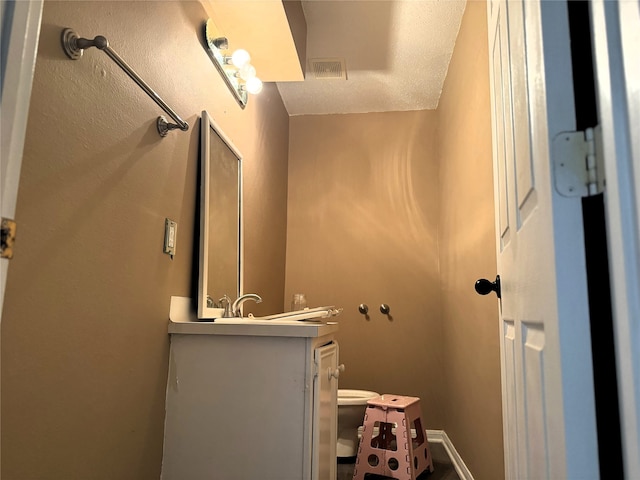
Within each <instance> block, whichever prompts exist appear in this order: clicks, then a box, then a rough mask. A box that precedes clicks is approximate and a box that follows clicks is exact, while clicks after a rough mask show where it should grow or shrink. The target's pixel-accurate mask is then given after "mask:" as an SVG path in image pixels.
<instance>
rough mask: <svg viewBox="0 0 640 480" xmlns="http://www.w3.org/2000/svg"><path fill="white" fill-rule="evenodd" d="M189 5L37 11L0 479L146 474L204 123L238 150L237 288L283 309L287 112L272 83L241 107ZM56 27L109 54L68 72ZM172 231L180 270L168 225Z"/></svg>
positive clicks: (184, 291)
mask: <svg viewBox="0 0 640 480" xmlns="http://www.w3.org/2000/svg"><path fill="white" fill-rule="evenodd" d="M206 17H207V15H206V13H205V11H204V9H203V8H202V6H201V5H200V4H199V3H198V2H166V1H163V2H150V1H144V2H141V1H134V2H121V1H117V2H95V1H91V2H49V1H48V2H45V6H44V19H43V23H42V33H41V37H40V48H39V54H38V60H37V65H36V71H35V80H34V87H33V97H32V100H31V109H30V117H29V125H28V133H27V139H26V145H25V156H24V161H23V166H22V175H21V179H20V190H19V196H18V203H17V214H16V219H17V221H18V225H19V227H18V238H19V240H18V242H17V244H16V251H15V257H14V259H13V260H12V261H11V268H10V269H9V275H8V283H7V290H6V298H5V305H4V312H3V316H2V390H1V391H2V442H1V444H2V449H3V451H2V460H3V462H2V477H3V478H4V479H6V480H24V479H43V478H48V479H60V480H62V479H64V480H72V479H80V480H87V479H91V480H98V479H105V480H113V479H119V480H125V479H131V480H141V479H150V480H151V479H153V480H157V479H158V478H159V475H160V467H161V458H162V439H163V421H164V392H165V385H166V375H167V362H168V335H167V322H168V312H169V300H170V296H171V295H183V296H190V295H192V292H193V289H194V288H195V285H194V278H197V277H194V276H193V263H194V260H193V245H194V240H193V234H194V220H195V212H196V210H195V207H196V203H195V202H196V198H197V195H198V190H197V171H198V148H199V121H198V117H199V115H200V112H201V111H202V110H208V111H209V112H210V113H211V114H212V116H213V117H214V118H215V119H216V121H218V123H220V124H221V125H222V127H223V129H224V130H225V131H226V133H227V134H228V135H229V136H230V137H231V139H232V140H233V141H234V143H235V144H236V145H237V147H238V148H239V149H240V151H241V152H242V153H243V154H244V158H245V162H244V173H245V193H246V197H245V200H246V204H245V205H246V222H245V224H246V226H247V228H246V264H247V265H248V268H247V272H246V279H245V288H246V290H247V291H256V292H259V293H260V294H262V295H263V297H264V299H265V302H264V303H263V304H261V306H260V308H261V309H262V310H259V309H258V308H257V307H256V308H255V311H256V312H258V313H259V312H260V311H262V312H263V313H267V312H269V313H273V312H275V311H279V310H282V307H283V306H282V298H283V295H284V261H285V257H284V252H285V240H286V238H285V235H286V195H287V181H286V176H287V149H288V117H287V114H286V111H285V109H284V107H283V104H282V101H281V99H280V96H279V94H278V92H277V89H276V88H275V86H274V85H266V86H265V90H264V91H263V92H262V94H261V95H260V96H258V97H252V98H251V99H250V103H249V106H248V107H247V109H246V110H244V111H242V110H241V109H240V108H239V106H238V105H237V104H236V103H235V101H234V100H233V99H232V97H231V94H230V93H229V92H228V90H227V89H226V87H225V86H224V84H223V82H222V80H221V78H220V77H219V75H218V73H217V72H216V70H215V68H214V66H213V64H212V63H211V61H210V60H209V57H208V56H207V55H206V53H205V51H204V50H203V48H202V44H201V40H200V32H201V25H202V23H203V22H204V20H205V19H206ZM63 27H72V28H74V29H75V30H76V31H77V32H78V33H79V34H80V35H81V36H86V37H91V38H92V37H93V36H95V35H99V34H100V35H104V36H106V37H107V38H108V39H109V40H110V43H111V46H112V47H113V48H114V50H116V51H117V52H118V53H119V54H120V55H121V56H122V57H123V58H124V59H125V61H127V62H128V63H129V64H130V65H131V66H132V67H133V68H134V69H135V70H136V71H137V72H138V73H139V74H140V76H142V77H143V78H144V79H145V80H146V81H147V82H148V83H149V84H150V86H151V87H152V88H154V89H155V90H156V91H157V92H158V93H159V95H160V96H161V97H162V98H163V99H164V100H165V101H167V103H168V104H169V105H171V106H172V108H173V109H174V110H175V111H176V112H177V113H178V114H179V115H181V116H182V117H183V118H185V119H186V120H187V121H188V122H189V124H190V125H191V128H190V130H189V131H188V132H186V133H184V132H179V131H177V132H172V133H170V134H169V136H168V137H166V138H164V139H161V138H160V137H159V136H158V135H157V133H156V131H155V119H156V117H157V116H158V115H160V114H161V113H163V112H162V111H161V110H160V109H159V108H158V107H157V106H156V105H155V104H154V103H153V102H152V101H151V99H149V98H148V97H147V96H146V95H145V94H144V93H143V92H142V90H140V88H139V87H138V86H136V85H135V84H134V83H133V81H132V80H131V79H129V78H128V77H127V76H126V75H125V74H124V72H122V71H121V70H120V69H119V68H118V67H117V66H116V65H115V64H114V63H113V62H112V61H111V60H110V59H109V58H108V57H107V56H106V55H105V54H104V53H102V52H99V51H98V50H96V49H90V50H87V51H85V55H84V58H82V59H81V60H79V61H75V62H74V61H72V60H69V59H67V58H66V57H65V55H64V53H63V51H62V49H61V47H60V32H61V30H62V28H63ZM165 217H170V218H172V219H174V220H176V221H177V222H178V224H179V225H178V239H177V254H176V256H175V258H174V260H171V259H170V257H169V256H167V255H164V254H163V253H162V242H163V235H164V219H165Z"/></svg>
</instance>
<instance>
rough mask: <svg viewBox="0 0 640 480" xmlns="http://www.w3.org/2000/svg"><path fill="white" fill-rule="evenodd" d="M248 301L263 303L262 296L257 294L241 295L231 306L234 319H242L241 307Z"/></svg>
mask: <svg viewBox="0 0 640 480" xmlns="http://www.w3.org/2000/svg"><path fill="white" fill-rule="evenodd" d="M247 300H254V301H255V302H256V303H260V302H262V298H261V297H260V295H257V294H255V293H245V294H244V295H240V296H239V297H238V298H236V300H235V302H233V304H232V305H231V315H232V316H234V317H241V316H242V313H241V312H240V305H242V304H243V303H244V302H245V301H247Z"/></svg>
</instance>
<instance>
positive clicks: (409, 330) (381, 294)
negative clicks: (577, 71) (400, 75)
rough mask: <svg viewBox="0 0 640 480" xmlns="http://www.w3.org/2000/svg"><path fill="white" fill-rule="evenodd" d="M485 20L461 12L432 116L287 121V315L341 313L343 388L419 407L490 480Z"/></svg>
mask: <svg viewBox="0 0 640 480" xmlns="http://www.w3.org/2000/svg"><path fill="white" fill-rule="evenodd" d="M485 8H486V5H485V3H484V2H476V1H472V2H469V3H468V6H467V10H466V12H465V16H464V19H463V22H462V25H461V29H460V34H459V37H458V41H457V44H456V48H455V51H454V55H453V59H452V62H451V65H450V67H449V71H448V76H447V80H446V82H445V86H444V90H443V94H442V98H441V100H440V104H439V107H438V109H437V111H435V112H434V111H422V112H394V113H368V114H360V115H322V116H301V117H292V118H291V121H290V150H289V201H288V210H289V214H288V216H289V218H288V230H287V268H286V286H285V303H288V301H289V299H290V296H291V295H292V294H293V293H294V292H298V291H299V292H304V293H306V294H307V297H308V299H309V302H310V304H312V305H313V306H317V305H321V304H336V305H339V306H342V307H344V309H345V311H344V313H343V314H342V315H341V316H340V333H339V337H338V340H339V342H340V347H341V350H340V359H341V362H344V363H345V365H346V371H345V373H344V374H343V375H341V377H340V388H358V389H367V390H374V391H378V392H380V393H384V392H388V393H402V394H407V395H417V396H420V397H421V399H422V404H423V410H424V413H425V421H426V423H427V425H426V428H429V429H444V430H445V431H446V432H447V434H448V435H449V437H450V438H451V440H452V441H453V444H454V446H455V447H456V448H457V450H458V452H459V453H460V454H461V456H462V458H463V460H464V461H465V463H466V464H467V466H468V467H469V469H470V470H471V472H472V474H473V475H474V477H475V478H476V479H478V480H483V479H487V480H493V479H498V478H503V477H504V466H503V444H502V417H501V397H500V361H499V343H498V339H499V332H498V320H497V319H498V310H497V302H496V299H495V297H493V296H491V297H481V296H478V295H477V294H476V293H475V291H474V289H473V284H474V282H475V281H476V280H477V279H478V278H481V277H486V278H494V277H495V274H496V256H495V241H494V237H493V235H494V226H493V225H494V224H493V221H494V218H493V215H494V214H493V187H492V162H491V118H490V105H489V84H488V82H489V76H488V75H489V73H488V54H487V47H486V45H487V31H486V16H485ZM360 303H367V304H368V305H369V308H370V317H371V318H370V320H366V319H365V318H364V317H363V316H362V315H360V314H359V313H358V311H357V306H358V304H360ZM380 303H388V304H389V305H390V306H391V314H392V316H393V320H392V321H390V320H388V319H387V318H386V317H385V316H384V315H382V314H381V313H380V312H379V310H378V307H379V305H380Z"/></svg>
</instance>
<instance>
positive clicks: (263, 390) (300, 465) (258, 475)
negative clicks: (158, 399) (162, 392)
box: [162, 322, 339, 480]
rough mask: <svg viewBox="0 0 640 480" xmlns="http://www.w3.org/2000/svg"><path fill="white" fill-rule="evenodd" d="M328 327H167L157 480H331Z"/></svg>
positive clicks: (333, 411)
mask: <svg viewBox="0 0 640 480" xmlns="http://www.w3.org/2000/svg"><path fill="white" fill-rule="evenodd" d="M337 329H338V326H337V324H335V323H334V324H320V323H318V324H314V323H305V322H292V325H280V324H277V325H276V324H274V325H252V324H247V323H246V322H245V323H244V324H238V325H233V324H224V325H216V324H215V322H198V323H193V324H189V323H183V324H179V323H176V324H171V325H170V328H169V330H170V333H171V349H170V364H169V378H168V382H167V398H166V419H165V434H164V455H163V462H162V479H163V480H200V479H202V480H205V479H206V480H253V479H255V480H258V479H259V480H307V479H308V480H335V478H336V437H337V432H336V429H337V389H338V382H337V376H338V374H339V370H338V345H337V343H336V341H335V338H334V335H335V332H336V331H337Z"/></svg>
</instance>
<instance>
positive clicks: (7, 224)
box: [0, 218, 16, 259]
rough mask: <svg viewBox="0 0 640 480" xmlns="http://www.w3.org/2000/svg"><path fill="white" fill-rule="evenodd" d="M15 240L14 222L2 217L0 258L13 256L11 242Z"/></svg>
mask: <svg viewBox="0 0 640 480" xmlns="http://www.w3.org/2000/svg"><path fill="white" fill-rule="evenodd" d="M15 241H16V222H15V221H13V220H10V219H8V218H3V219H2V223H0V258H8V259H11V258H13V244H14V243H15Z"/></svg>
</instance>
